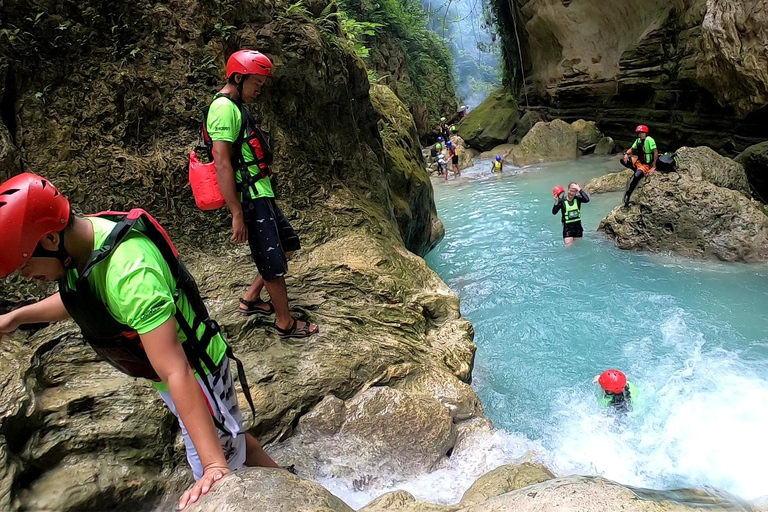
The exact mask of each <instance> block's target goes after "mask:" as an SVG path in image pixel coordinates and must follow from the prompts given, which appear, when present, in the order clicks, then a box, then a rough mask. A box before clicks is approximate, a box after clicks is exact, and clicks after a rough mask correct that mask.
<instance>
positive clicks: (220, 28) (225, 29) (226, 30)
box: [213, 21, 237, 41]
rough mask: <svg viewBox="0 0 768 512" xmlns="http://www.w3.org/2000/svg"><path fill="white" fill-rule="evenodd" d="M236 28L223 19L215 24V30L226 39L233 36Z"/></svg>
mask: <svg viewBox="0 0 768 512" xmlns="http://www.w3.org/2000/svg"><path fill="white" fill-rule="evenodd" d="M236 29H237V27H235V26H234V25H227V24H226V23H225V22H223V21H219V22H218V23H216V24H215V25H214V26H213V30H215V31H216V32H218V33H219V35H220V36H221V37H222V39H224V40H225V41H229V38H230V37H232V35H233V34H234V32H235V30H236Z"/></svg>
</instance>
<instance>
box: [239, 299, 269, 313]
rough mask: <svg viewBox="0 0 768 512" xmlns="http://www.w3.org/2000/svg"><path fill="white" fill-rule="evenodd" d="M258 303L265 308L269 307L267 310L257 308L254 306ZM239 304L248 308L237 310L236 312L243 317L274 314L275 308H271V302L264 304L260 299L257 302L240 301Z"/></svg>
mask: <svg viewBox="0 0 768 512" xmlns="http://www.w3.org/2000/svg"><path fill="white" fill-rule="evenodd" d="M259 303H262V304H266V305H267V306H269V309H264V308H257V307H256V305H257V304H259ZM240 304H242V305H243V306H245V307H246V308H248V309H243V308H237V310H238V311H239V312H240V313H242V314H244V315H263V316H269V315H273V314H274V313H275V306H273V305H272V303H271V302H265V301H263V300H261V299H258V300H245V299H240Z"/></svg>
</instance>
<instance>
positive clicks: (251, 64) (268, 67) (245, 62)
mask: <svg viewBox="0 0 768 512" xmlns="http://www.w3.org/2000/svg"><path fill="white" fill-rule="evenodd" d="M272 67H273V66H272V61H271V60H269V57H267V56H266V55H264V54H263V53H260V52H257V51H254V50H238V51H236V52H235V53H233V54H232V55H230V56H229V60H227V78H229V77H230V76H232V75H233V74H234V73H240V74H241V75H261V76H266V77H271V76H272Z"/></svg>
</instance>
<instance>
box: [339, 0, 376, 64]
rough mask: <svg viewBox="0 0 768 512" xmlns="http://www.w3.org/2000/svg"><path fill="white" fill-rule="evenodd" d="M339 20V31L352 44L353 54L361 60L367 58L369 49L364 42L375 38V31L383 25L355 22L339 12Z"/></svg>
mask: <svg viewBox="0 0 768 512" xmlns="http://www.w3.org/2000/svg"><path fill="white" fill-rule="evenodd" d="M339 20H340V21H341V29H342V30H343V31H344V35H346V37H347V39H349V41H350V43H352V47H353V48H354V49H355V53H357V54H358V55H359V56H360V57H362V58H366V57H368V56H369V55H370V49H369V48H368V47H367V46H366V45H365V40H366V38H372V37H375V36H376V34H377V31H378V30H379V29H380V28H381V27H383V26H384V25H382V24H381V23H373V22H370V21H357V20H356V19H354V18H350V17H348V15H347V13H345V12H344V11H341V12H339Z"/></svg>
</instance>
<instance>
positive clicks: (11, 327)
mask: <svg viewBox="0 0 768 512" xmlns="http://www.w3.org/2000/svg"><path fill="white" fill-rule="evenodd" d="M18 328H19V325H18V323H17V322H16V319H15V315H14V314H13V312H11V313H8V314H6V315H0V340H1V339H3V336H5V335H6V334H10V333H12V332H13V331H15V330H16V329H18Z"/></svg>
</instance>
